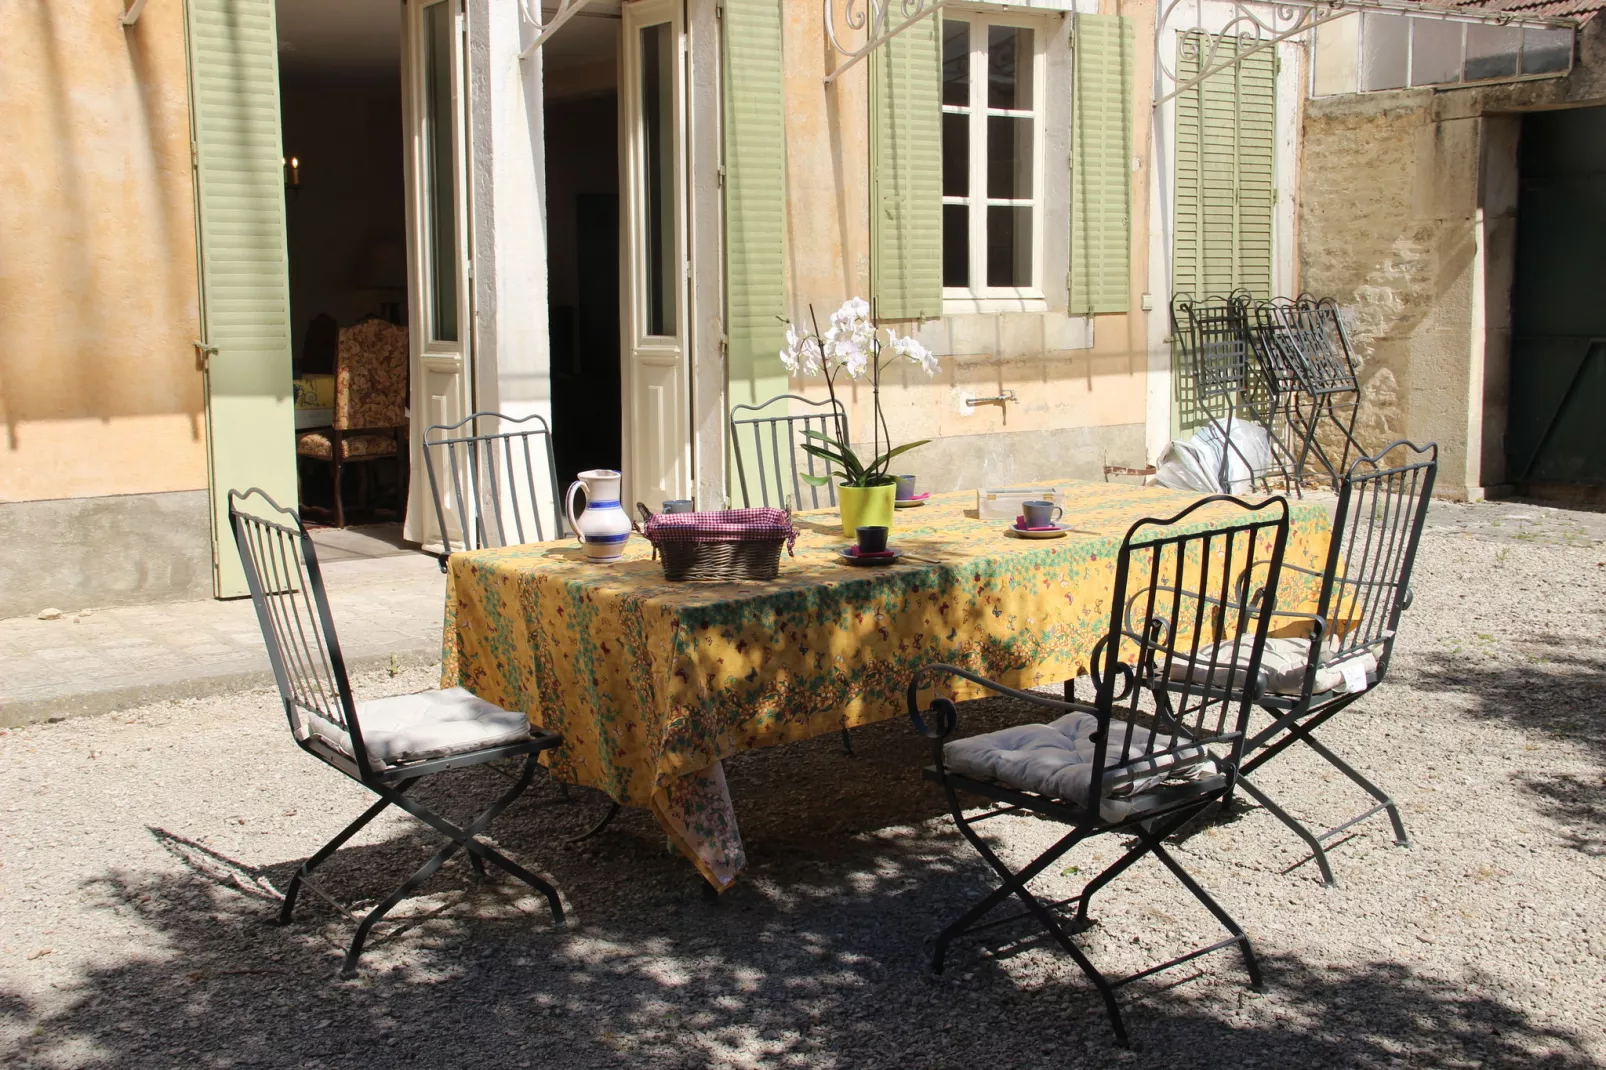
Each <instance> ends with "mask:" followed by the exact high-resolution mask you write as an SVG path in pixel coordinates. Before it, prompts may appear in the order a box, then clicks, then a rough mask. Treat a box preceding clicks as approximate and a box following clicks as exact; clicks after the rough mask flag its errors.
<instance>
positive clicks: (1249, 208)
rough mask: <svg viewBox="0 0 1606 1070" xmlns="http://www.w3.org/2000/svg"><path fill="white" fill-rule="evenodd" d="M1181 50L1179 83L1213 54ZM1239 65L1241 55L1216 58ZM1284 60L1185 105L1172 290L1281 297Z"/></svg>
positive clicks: (1179, 117) (1179, 116)
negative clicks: (1274, 282) (1277, 247)
mask: <svg viewBox="0 0 1606 1070" xmlns="http://www.w3.org/2000/svg"><path fill="white" fill-rule="evenodd" d="M1191 34H1192V36H1193V37H1195V38H1196V39H1197V40H1196V41H1195V42H1193V43H1191V44H1190V45H1188V46H1187V47H1185V46H1184V42H1179V44H1178V57H1177V77H1178V78H1179V79H1182V80H1186V79H1188V78H1192V77H1193V76H1194V75H1196V74H1198V73H1199V70H1200V67H1199V62H1200V54H1201V53H1204V52H1208V51H1209V48H1210V45H1209V43H1208V40H1207V39H1205V38H1204V36H1203V35H1202V34H1199V33H1198V31H1191ZM1229 55H1231V45H1230V44H1223V45H1221V46H1220V48H1219V49H1218V51H1217V53H1216V58H1217V59H1218V60H1219V59H1222V58H1225V57H1227V56H1229ZM1275 89H1276V57H1275V55H1274V53H1273V50H1272V49H1269V48H1268V49H1263V50H1261V51H1259V52H1256V53H1254V54H1252V55H1248V56H1245V57H1243V58H1242V59H1240V60H1239V61H1238V62H1237V63H1236V64H1234V65H1233V66H1231V67H1228V68H1227V69H1225V70H1222V71H1218V72H1217V73H1216V74H1213V75H1211V76H1210V77H1209V78H1206V79H1205V80H1204V81H1203V82H1201V83H1199V84H1198V85H1197V86H1195V87H1194V88H1192V89H1189V90H1188V91H1187V92H1185V93H1183V94H1181V95H1180V96H1178V97H1177V98H1176V100H1177V103H1176V206H1175V220H1176V226H1175V244H1174V247H1173V248H1174V253H1173V262H1172V273H1173V277H1172V289H1173V291H1175V292H1177V293H1191V294H1195V295H1205V294H1226V293H1229V292H1230V291H1232V290H1234V289H1237V288H1239V287H1243V288H1245V289H1248V290H1249V291H1251V292H1252V293H1254V294H1255V295H1256V296H1257V297H1269V296H1271V278H1272V255H1273V249H1272V209H1273V202H1274V201H1275V198H1276V178H1275V167H1274V163H1275V159H1276V120H1275V107H1276V94H1275Z"/></svg>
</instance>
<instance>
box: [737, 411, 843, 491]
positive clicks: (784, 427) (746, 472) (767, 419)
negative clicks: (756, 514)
mask: <svg viewBox="0 0 1606 1070" xmlns="http://www.w3.org/2000/svg"><path fill="white" fill-rule="evenodd" d="M783 405H784V406H785V408H784V409H781V408H780V406H783ZM743 413H751V414H752V415H741V414H743ZM846 423H847V413H846V410H845V409H843V407H842V403H841V402H840V401H810V400H809V399H808V398H805V397H800V396H799V395H797V394H781V395H779V396H777V397H773V398H770V399H769V400H768V401H765V402H763V403H761V404H758V405H733V406H731V415H730V435H731V452H732V453H733V454H734V455H735V458H734V459H735V462H736V485H737V488H738V489H739V490H740V491H741V495H742V508H744V509H747V508H753V507H755V506H764V507H774V508H781V507H784V506H785V505H786V503H787V498H788V497H790V499H791V501H792V507H793V508H795V509H824V508H827V507H829V506H832V505H835V504H836V483H835V481H834V480H830V481H828V482H827V483H826V484H825V485H824V486H814V485H813V484H811V483H808V482H807V481H805V480H804V479H803V478H802V476H803V474H804V473H807V474H808V475H811V476H824V477H830V476H831V475H832V472H831V464H830V462H828V461H826V460H824V459H823V458H820V457H816V456H815V455H814V454H812V453H808V452H806V451H805V450H803V449H802V448H801V447H802V445H803V443H805V442H808V441H809V439H808V438H807V437H806V436H805V434H804V432H806V431H815V432H818V433H820V434H824V435H829V436H831V437H832V438H833V439H834V438H838V437H839V436H840V435H841V430H840V429H841V428H842V427H843V426H845V425H846ZM816 444H820V443H816ZM755 495H756V499H757V500H755ZM772 495H773V499H772ZM805 502H807V504H805Z"/></svg>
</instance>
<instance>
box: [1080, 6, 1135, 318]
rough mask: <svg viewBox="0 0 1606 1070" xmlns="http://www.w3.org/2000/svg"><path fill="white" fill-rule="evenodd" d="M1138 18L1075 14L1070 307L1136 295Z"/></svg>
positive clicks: (1125, 303) (1123, 301) (1092, 308)
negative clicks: (1135, 71)
mask: <svg viewBox="0 0 1606 1070" xmlns="http://www.w3.org/2000/svg"><path fill="white" fill-rule="evenodd" d="M1133 40H1134V34H1133V30H1132V20H1131V19H1128V18H1124V17H1121V16H1117V15H1077V16H1076V21H1075V35H1074V37H1073V38H1072V41H1073V55H1072V71H1073V74H1072V88H1071V107H1072V116H1071V144H1072V151H1071V272H1070V290H1071V308H1070V310H1071V312H1072V314H1074V315H1087V314H1089V313H1095V312H1125V311H1127V309H1128V308H1129V307H1130V306H1131V302H1132V288H1131V279H1132V165H1131V160H1132V77H1133V73H1132V71H1133V55H1134V48H1133Z"/></svg>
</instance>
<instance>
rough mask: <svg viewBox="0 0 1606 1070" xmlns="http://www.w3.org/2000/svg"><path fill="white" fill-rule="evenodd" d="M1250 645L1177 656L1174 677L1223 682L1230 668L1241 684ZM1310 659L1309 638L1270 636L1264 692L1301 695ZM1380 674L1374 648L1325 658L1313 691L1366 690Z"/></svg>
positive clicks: (1229, 643) (1263, 659) (1224, 645)
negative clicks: (1194, 658)
mask: <svg viewBox="0 0 1606 1070" xmlns="http://www.w3.org/2000/svg"><path fill="white" fill-rule="evenodd" d="M1249 645H1250V644H1249V640H1248V639H1247V638H1246V639H1243V640H1242V641H1240V642H1239V644H1238V649H1237V650H1236V651H1234V650H1233V643H1232V641H1231V640H1227V641H1225V642H1221V643H1216V644H1214V645H1213V646H1209V645H1207V646H1203V647H1200V648H1199V657H1198V660H1197V662H1190V661H1189V659H1188V658H1187V657H1186V656H1180V655H1179V656H1178V657H1176V658H1174V659H1173V660H1172V662H1171V669H1170V674H1169V675H1170V677H1171V679H1173V680H1176V681H1182V680H1191V681H1192V682H1193V683H1196V684H1200V683H1204V681H1205V678H1206V677H1208V676H1214V680H1213V682H1214V683H1217V684H1220V683H1224V682H1225V681H1226V680H1227V677H1228V673H1229V670H1230V671H1231V676H1232V686H1234V687H1241V686H1243V680H1244V673H1243V670H1244V668H1245V667H1246V666H1248V664H1249ZM1235 655H1236V656H1235ZM1215 659H1220V660H1219V663H1218V664H1217V665H1216V666H1215V671H1214V673H1212V672H1211V666H1210V663H1211V661H1212V660H1215ZM1309 662H1310V640H1309V639H1298V638H1288V639H1267V640H1266V652H1265V653H1264V654H1262V655H1261V656H1260V681H1261V691H1263V692H1267V693H1270V694H1273V695H1297V694H1299V692H1300V689H1301V687H1302V686H1303V685H1304V683H1305V666H1306V665H1307V664H1309ZM1351 663H1353V664H1351ZM1190 670H1191V671H1190ZM1376 675H1377V655H1375V654H1373V653H1372V652H1371V650H1364V651H1362V652H1361V653H1359V654H1351V655H1350V656H1349V657H1347V658H1344V659H1343V660H1341V661H1340V660H1324V661H1323V662H1322V663H1321V665H1320V666H1318V667H1317V669H1316V689H1315V691H1314V692H1312V693H1313V694H1317V695H1320V694H1324V693H1325V692H1328V691H1338V692H1343V693H1347V692H1350V691H1364V690H1366V687H1367V681H1369V680H1371V679H1372V678H1375V677H1376Z"/></svg>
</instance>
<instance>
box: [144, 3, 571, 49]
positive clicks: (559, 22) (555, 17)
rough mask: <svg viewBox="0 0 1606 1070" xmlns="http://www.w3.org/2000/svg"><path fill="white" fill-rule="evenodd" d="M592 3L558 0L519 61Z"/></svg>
mask: <svg viewBox="0 0 1606 1070" xmlns="http://www.w3.org/2000/svg"><path fill="white" fill-rule="evenodd" d="M141 2H143V0H141ZM590 2H591V0H558V10H557V11H555V12H553V14H552V20H551V21H550V22H548V23H546V24H545V25H543V26H542V27H541V32H540V33H538V34H536V35H535V40H533V41H531V42H530V43H529V44H528V45H527V46H525V49H524V51H523V52H520V53H519V59H521V60H524V59H529V58H530V57H531V56H533V55H535V50H536V49H538V48H540V47H541V46H542V45H544V44H546V41H547V38H549V37H551V36H552V35H553V34H555V33H557V32H558V31H559V30H561V29H563V24H564V23H566V22H568V21H569V20H570V19H572V18H574V17H575V16H576V15H578V14H579V13H580V9H581V8H583V7H585V6H586V5H587V4H589V3H590Z"/></svg>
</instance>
